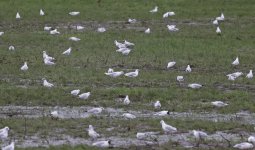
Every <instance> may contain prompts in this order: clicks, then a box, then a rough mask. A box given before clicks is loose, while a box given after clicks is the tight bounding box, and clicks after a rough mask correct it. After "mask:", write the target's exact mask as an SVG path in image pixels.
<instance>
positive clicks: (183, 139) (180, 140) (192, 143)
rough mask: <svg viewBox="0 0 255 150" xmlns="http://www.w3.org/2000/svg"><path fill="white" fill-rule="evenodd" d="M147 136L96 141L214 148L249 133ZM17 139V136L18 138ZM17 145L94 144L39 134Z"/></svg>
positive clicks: (83, 139)
mask: <svg viewBox="0 0 255 150" xmlns="http://www.w3.org/2000/svg"><path fill="white" fill-rule="evenodd" d="M145 134H146V135H147V136H145V137H144V138H140V139H137V138H136V135H134V136H132V137H127V138H123V137H118V136H113V137H105V138H99V139H97V140H96V141H102V140H111V142H112V145H111V146H112V147H118V148H129V147H132V146H136V147H139V146H149V145H150V146H154V147H157V146H160V145H164V144H166V143H168V142H171V143H172V144H171V145H172V146H182V147H186V148H192V147H196V146H200V147H204V148H210V147H211V148H213V147H215V146H218V147H232V146H233V144H235V143H238V142H240V141H244V140H246V139H247V137H246V136H247V135H249V134H248V133H246V134H245V136H240V135H239V134H233V133H228V132H223V131H218V132H216V133H214V134H210V135H208V137H206V138H205V140H204V141H203V142H199V143H200V144H199V145H198V141H196V139H194V136H193V135H192V133H191V131H188V132H187V133H175V134H160V133H159V132H145ZM16 139H17V138H16ZM15 142H16V146H17V147H20V148H27V147H49V146H60V145H66V144H68V145H71V146H76V145H89V146H92V143H93V142H95V141H92V139H85V138H75V137H72V136H70V135H61V136H58V137H53V136H51V137H44V138H40V136H39V135H38V134H36V135H33V136H29V137H26V139H23V140H16V141H15Z"/></svg>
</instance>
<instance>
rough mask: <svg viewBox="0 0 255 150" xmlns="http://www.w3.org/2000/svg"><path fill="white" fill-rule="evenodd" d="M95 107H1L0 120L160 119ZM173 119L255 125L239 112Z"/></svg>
mask: <svg viewBox="0 0 255 150" xmlns="http://www.w3.org/2000/svg"><path fill="white" fill-rule="evenodd" d="M91 108H93V107H89V106H86V107H85V106H84V107H26V106H0V118H10V117H13V118H23V117H24V118H40V117H50V113H51V112H52V111H58V113H59V115H58V117H59V118H61V119H72V118H77V119H78V118H88V117H90V116H94V115H95V116H101V117H111V118H123V116H122V115H123V113H126V112H128V113H131V114H133V115H135V116H136V117H137V118H150V119H153V118H160V116H156V115H154V114H155V112H152V111H132V110H129V111H125V110H123V109H114V108H104V110H103V111H102V113H99V114H92V113H88V112H87V111H88V110H89V109H91ZM165 117H170V118H173V119H184V120H185V119H189V120H207V121H213V122H239V123H242V124H255V114H254V113H249V112H238V113H235V114H218V113H209V112H208V113H207V112H204V113H192V112H170V114H169V115H167V116H165Z"/></svg>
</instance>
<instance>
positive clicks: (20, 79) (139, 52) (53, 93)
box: [0, 0, 255, 150]
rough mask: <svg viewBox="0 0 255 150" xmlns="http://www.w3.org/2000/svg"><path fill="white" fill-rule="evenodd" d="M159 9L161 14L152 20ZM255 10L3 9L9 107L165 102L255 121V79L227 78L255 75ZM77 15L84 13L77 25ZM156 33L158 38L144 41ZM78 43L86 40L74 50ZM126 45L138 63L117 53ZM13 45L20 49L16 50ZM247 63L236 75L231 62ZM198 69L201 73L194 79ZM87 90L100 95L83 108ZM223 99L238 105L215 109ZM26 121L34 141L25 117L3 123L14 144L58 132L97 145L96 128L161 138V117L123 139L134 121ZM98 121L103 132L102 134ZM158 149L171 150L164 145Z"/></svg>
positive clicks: (180, 4) (180, 2)
mask: <svg viewBox="0 0 255 150" xmlns="http://www.w3.org/2000/svg"><path fill="white" fill-rule="evenodd" d="M156 5H157V6H159V12H158V13H155V14H151V13H149V10H150V9H152V8H153V7H154V6H156ZM40 8H43V9H44V10H45V13H46V15H45V16H39V9H40ZM254 10H255V1H251V0H242V1H240V0H192V1H191V0H172V1H168V0H161V1H155V0H151V1H148V0H101V2H100V3H98V2H97V1H95V0H51V1H45V0H40V1H34V0H23V1H14V0H2V1H0V31H4V32H5V34H4V35H3V36H1V37H0V62H1V65H0V78H1V80H0V96H1V98H0V105H1V106H7V105H14V106H45V107H46V106H60V107H61V106H71V107H72V106H102V107H111V108H123V109H124V110H127V111H128V110H134V111H146V110H151V111H153V110H154V109H153V106H152V104H153V102H155V101H156V100H160V101H161V104H162V110H170V111H174V112H196V113H200V112H209V113H223V114H234V113H237V112H241V111H247V112H250V113H252V112H254V110H255V105H254V96H255V95H254V91H255V86H254V83H255V81H254V79H247V78H245V76H242V77H240V78H238V79H237V80H236V81H229V80H227V77H226V75H227V74H229V73H233V72H236V71H242V72H243V73H244V74H245V75H246V74H247V73H248V72H249V70H254V61H253V60H255V55H253V53H254V52H255V50H254V47H255V43H254V35H255V28H254V21H255V18H254ZM17 11H19V12H20V15H21V17H22V18H21V19H20V20H16V19H15V15H16V12H17ZM70 11H80V12H81V13H80V15H78V16H70V15H68V13H69V12H70ZM166 11H174V12H175V13H176V15H175V16H173V17H170V18H167V19H163V18H162V15H163V13H165V12H166ZM221 12H224V14H225V17H226V20H225V21H224V22H223V23H222V24H220V28H221V29H222V35H221V36H217V35H216V33H215V30H216V27H215V26H214V25H212V20H213V19H215V17H216V16H219V15H220V13H221ZM128 18H136V19H137V20H138V22H137V23H135V24H129V23H127V20H128ZM167 24H176V25H177V27H178V28H179V29H180V31H179V32H169V31H168V30H167V28H166V25H167ZM45 25H48V26H53V27H56V28H58V30H59V31H60V32H61V34H60V35H50V34H49V33H48V32H45V31H43V27H44V26H45ZM72 25H83V26H84V27H85V29H84V30H83V31H76V30H74V29H71V28H70V27H71V26H72ZM98 27H106V29H107V31H106V32H105V33H98V32H96V29H97V28H98ZM148 27H150V28H151V31H152V33H151V34H144V30H145V29H146V28H148ZM71 36H76V37H78V38H80V39H81V41H79V42H72V41H69V40H68V38H69V37H71ZM124 39H126V40H128V41H130V42H133V43H135V46H134V50H133V51H131V53H130V54H129V55H128V56H122V55H121V54H120V53H116V52H115V50H116V49H117V48H116V47H115V45H114V43H113V42H114V40H118V41H122V40H124ZM10 45H14V46H15V48H16V50H15V51H9V50H8V47H9V46H10ZM68 47H72V48H73V51H72V54H71V55H70V56H64V55H62V54H61V53H62V52H63V51H64V50H66V49H67V48H68ZM42 51H47V53H48V54H49V55H50V56H53V57H55V58H56V61H55V62H56V65H55V66H45V65H44V64H43V58H42ZM237 56H238V57H239V59H240V65H238V66H237V67H233V66H232V65H231V63H232V61H233V60H234V59H235V58H236V57H237ZM25 61H27V62H28V66H29V70H28V71H26V72H22V71H21V70H20V67H21V66H22V65H23V63H24V62H25ZM169 61H176V62H177V64H176V67H175V68H173V69H166V66H167V63H168V62H169ZM188 64H190V65H191V67H192V69H193V71H192V73H186V72H185V68H186V66H187V65H188ZM108 68H113V69H114V70H116V71H117V70H123V71H124V72H128V71H133V70H135V69H140V74H139V76H138V77H137V78H127V77H124V76H122V77H119V78H110V77H108V76H106V75H104V72H106V71H107V70H108ZM177 75H183V76H184V78H185V81H184V83H183V84H181V85H180V84H179V83H177V82H176V76H177ZM42 78H46V79H47V80H48V81H50V82H52V83H54V85H55V86H54V88H52V89H48V88H45V87H43V86H42ZM194 82H196V83H200V84H203V85H205V86H204V87H203V88H202V89H199V90H193V89H188V88H187V84H189V83H194ZM78 88H79V89H81V91H83V92H86V91H91V97H90V98H89V99H88V100H80V99H78V98H75V97H73V96H72V95H70V91H71V90H73V89H78ZM123 95H129V97H130V100H131V105H130V106H128V107H127V106H125V105H123V104H122V103H120V102H116V99H118V98H120V97H122V96H123ZM216 100H221V101H224V102H227V103H229V105H228V106H227V107H224V108H221V109H218V108H214V107H213V106H211V102H212V101H216ZM168 119H169V118H168ZM26 121H28V122H27V123H26V126H27V128H29V130H28V131H27V132H26V133H24V132H23V130H24V129H23V126H24V118H22V119H20V118H15V117H14V118H6V119H1V122H0V124H1V127H2V126H6V125H8V126H10V128H11V129H12V130H13V136H17V137H18V138H19V139H16V140H20V141H22V139H23V136H25V134H28V135H33V134H36V133H41V134H42V135H45V136H50V132H53V131H55V130H56V129H57V128H61V129H64V131H63V132H61V134H68V135H72V136H74V137H81V138H88V135H87V132H86V130H85V129H86V128H87V127H88V125H89V124H93V125H95V126H96V127H97V130H98V132H99V133H103V134H104V135H105V137H110V136H116V135H119V134H120V135H121V136H124V137H134V138H135V133H136V132H138V131H140V130H142V129H143V128H142V127H140V128H139V126H142V125H148V128H146V130H147V131H161V128H160V124H159V121H160V119H159V118H157V119H154V118H151V119H143V118H139V119H137V120H135V121H134V122H131V121H130V124H129V126H131V128H132V130H131V131H129V132H126V131H125V133H123V134H122V132H124V131H122V130H123V129H125V128H126V126H127V125H126V124H127V122H128V121H127V120H123V119H111V118H109V117H103V118H93V117H92V118H89V119H66V120H60V121H55V120H51V119H49V118H46V119H40V118H39V119H32V120H30V119H28V120H26ZM98 122H100V125H102V126H100V125H96V124H97V123H98ZM168 122H169V123H171V124H172V125H173V126H177V128H178V129H180V130H184V131H187V130H192V129H203V130H205V131H207V132H208V133H213V132H215V131H224V130H228V131H235V129H240V130H242V131H245V132H252V131H254V129H253V127H252V125H247V124H240V123H235V122H234V123H233V122H230V123H222V122H219V123H215V122H214V123H213V122H207V121H205V122H204V123H200V122H201V121H199V123H198V122H197V120H178V119H176V120H175V119H169V120H168ZM48 125H50V126H49V127H48ZM20 126H22V128H20ZM111 126H114V127H116V132H111V133H107V132H106V131H105V128H110V127H111ZM45 128H46V129H45ZM53 133H54V132H53ZM168 145H171V143H170V144H168ZM155 148H156V149H161V148H162V149H165V147H164V146H162V147H155ZM33 149H34V148H33ZM38 149H39V148H38ZM49 149H70V148H67V147H65V146H64V147H60V148H58V147H57V148H55V147H50V148H49ZM73 149H77V150H79V149H86V147H85V146H81V147H79V146H78V147H77V148H73ZM87 149H91V148H90V147H89V148H87ZM180 149H182V147H180ZM215 149H217V148H215Z"/></svg>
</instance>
